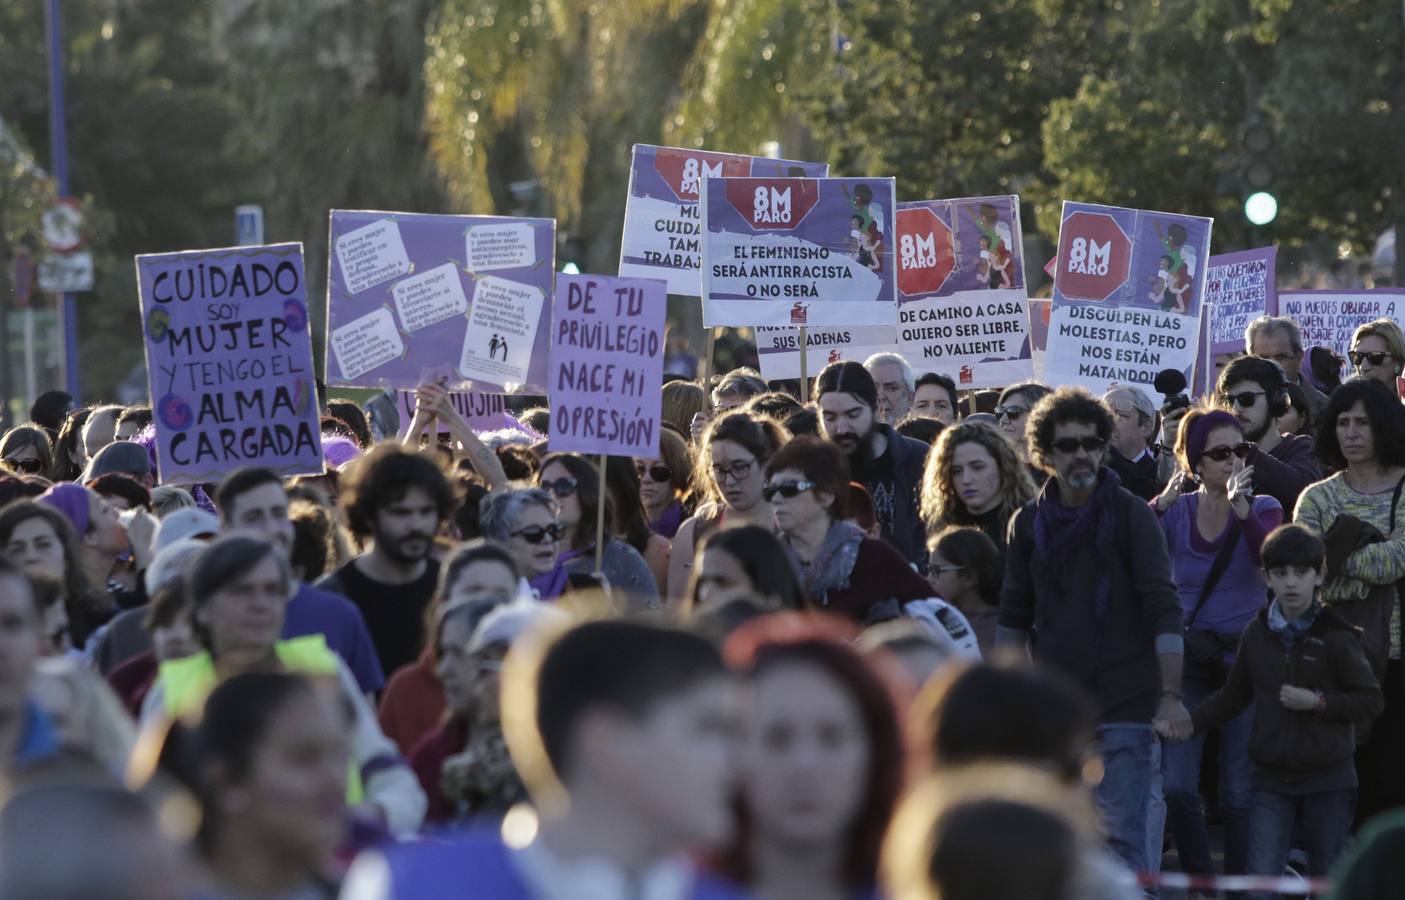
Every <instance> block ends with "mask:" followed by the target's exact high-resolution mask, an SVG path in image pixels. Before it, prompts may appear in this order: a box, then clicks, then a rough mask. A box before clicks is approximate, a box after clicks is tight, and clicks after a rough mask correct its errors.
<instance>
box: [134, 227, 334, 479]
mask: <svg viewBox="0 0 1405 900" xmlns="http://www.w3.org/2000/svg"><path fill="white" fill-rule="evenodd" d="M136 263H137V289H138V292H139V293H140V296H141V316H142V334H143V337H144V339H145V344H146V373H147V386H148V388H149V390H150V392H151V408H152V411H153V413H154V419H155V424H156V444H157V472H158V474H159V477H160V480H161V482H162V483H163V484H197V483H204V482H211V481H218V480H219V479H220V478H222V477H223V476H224V475H226V474H227V473H229V472H230V471H233V470H234V469H238V468H242V467H244V466H266V467H268V468H270V469H273V470H274V471H275V472H277V473H278V474H280V475H317V474H321V473H322V472H323V460H322V435H321V431H320V428H319V426H318V423H319V421H320V415H319V413H320V410H319V408H318V405H317V384H316V381H315V380H314V377H313V367H312V335H311V333H310V332H309V330H308V324H307V323H308V318H307V282H306V280H305V279H304V277H303V274H304V273H303V266H302V244H270V245H268V246H263V247H229V248H224V249H218V250H192V251H188V252H185V253H152V254H146V255H142V256H138V257H137V258H136Z"/></svg>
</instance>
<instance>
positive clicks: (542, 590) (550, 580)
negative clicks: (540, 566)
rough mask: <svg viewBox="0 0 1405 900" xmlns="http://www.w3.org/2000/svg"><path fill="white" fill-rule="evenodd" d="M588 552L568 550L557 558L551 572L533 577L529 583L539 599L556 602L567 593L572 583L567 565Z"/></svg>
mask: <svg viewBox="0 0 1405 900" xmlns="http://www.w3.org/2000/svg"><path fill="white" fill-rule="evenodd" d="M592 549H593V548H592ZM586 552H587V551H585V550H567V551H566V552H565V553H562V554H560V555H558V556H557V557H556V565H555V567H554V568H552V570H551V571H550V572H545V573H543V574H541V575H534V576H532V578H531V580H530V581H528V582H527V583H528V584H530V585H531V586H532V590H534V591H536V592H537V599H538V600H555V599H556V598H557V597H560V596H561V595H562V594H563V593H565V591H566V585H568V584H570V582H571V573H570V572H568V571H566V563H568V562H570V561H571V560H573V559H576V558H577V557H579V556H583V555H584V554H585V553H586Z"/></svg>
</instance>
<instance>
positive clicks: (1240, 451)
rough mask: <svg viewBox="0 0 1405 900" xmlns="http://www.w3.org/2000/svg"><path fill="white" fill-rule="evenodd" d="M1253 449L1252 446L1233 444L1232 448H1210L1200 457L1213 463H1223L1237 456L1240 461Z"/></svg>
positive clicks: (1248, 444)
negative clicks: (1211, 460)
mask: <svg viewBox="0 0 1405 900" xmlns="http://www.w3.org/2000/svg"><path fill="white" fill-rule="evenodd" d="M1253 449H1254V445H1253V444H1250V443H1239V444H1235V445H1234V446H1233V447H1212V448H1210V449H1209V450H1206V451H1205V452H1204V453H1202V454H1200V455H1201V456H1203V457H1205V458H1206V459H1213V460H1214V461H1215V462H1224V461H1225V460H1227V459H1229V458H1230V457H1231V456H1237V457H1239V458H1240V459H1244V458H1246V457H1247V456H1248V455H1249V451H1251V450H1253Z"/></svg>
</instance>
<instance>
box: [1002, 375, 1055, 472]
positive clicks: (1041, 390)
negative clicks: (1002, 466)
mask: <svg viewBox="0 0 1405 900" xmlns="http://www.w3.org/2000/svg"><path fill="white" fill-rule="evenodd" d="M1050 393H1052V391H1050V389H1049V387H1048V386H1047V385H1043V384H1040V383H1038V382H1037V381H1026V382H1025V383H1023V384H1014V385H1011V386H1010V387H1007V388H1005V390H1003V391H1001V392H1000V399H999V400H998V401H996V404H995V409H994V410H993V412H994V414H995V421H996V422H997V423H998V425H997V427H998V428H999V429H1000V433H1001V434H1003V435H1005V439H1006V440H1008V441H1009V442H1010V444H1011V446H1013V447H1014V448H1015V453H1016V455H1018V456H1019V458H1020V462H1022V463H1024V464H1025V466H1026V467H1028V469H1029V474H1030V478H1031V479H1033V481H1034V483H1035V484H1036V485H1039V484H1043V483H1044V481H1045V479H1047V478H1048V477H1049V476H1048V473H1046V472H1042V471H1040V470H1039V468H1038V467H1036V466H1034V465H1033V464H1032V463H1031V462H1030V456H1029V442H1028V441H1027V440H1026V439H1025V426H1027V425H1028V424H1029V412H1030V410H1032V409H1034V404H1036V403H1038V402H1039V401H1040V400H1042V399H1043V398H1044V397H1046V396H1048V395H1049V394H1050Z"/></svg>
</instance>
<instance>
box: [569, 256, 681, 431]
mask: <svg viewBox="0 0 1405 900" xmlns="http://www.w3.org/2000/svg"><path fill="white" fill-rule="evenodd" d="M667 306H668V286H667V285H666V284H665V283H664V282H662V281H659V280H656V279H652V278H612V277H610V276H608V275H562V276H560V277H559V278H558V279H557V281H556V297H555V299H554V301H553V303H552V317H551V379H550V384H549V388H550V392H549V395H550V399H551V429H550V430H551V435H550V439H549V443H548V445H547V446H548V447H549V448H550V449H551V450H553V451H556V450H562V451H569V452H574V453H586V454H601V453H603V454H607V455H616V456H637V457H642V458H646V459H653V458H655V457H657V456H658V455H659V428H660V422H661V420H662V412H663V351H664V339H663V336H664V335H663V330H664V318H665V313H666V311H667Z"/></svg>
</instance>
